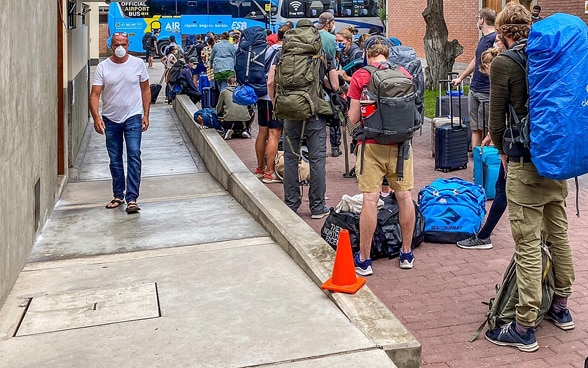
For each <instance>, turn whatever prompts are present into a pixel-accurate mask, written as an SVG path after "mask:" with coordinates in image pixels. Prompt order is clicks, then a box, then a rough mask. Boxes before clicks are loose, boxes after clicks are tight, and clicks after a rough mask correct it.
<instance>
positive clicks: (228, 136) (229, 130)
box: [223, 129, 235, 141]
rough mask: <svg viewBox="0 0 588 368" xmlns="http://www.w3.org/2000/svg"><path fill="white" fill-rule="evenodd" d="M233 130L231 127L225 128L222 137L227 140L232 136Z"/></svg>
mask: <svg viewBox="0 0 588 368" xmlns="http://www.w3.org/2000/svg"><path fill="white" fill-rule="evenodd" d="M234 132H235V131H234V130H233V129H227V131H226V132H225V135H224V136H223V138H224V139H225V140H226V141H228V140H229V139H231V138H233V133H234Z"/></svg>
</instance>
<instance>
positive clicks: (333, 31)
mask: <svg viewBox="0 0 588 368" xmlns="http://www.w3.org/2000/svg"><path fill="white" fill-rule="evenodd" d="M331 33H332V34H335V25H334V24H333V28H331Z"/></svg>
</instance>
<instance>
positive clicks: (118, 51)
mask: <svg viewBox="0 0 588 368" xmlns="http://www.w3.org/2000/svg"><path fill="white" fill-rule="evenodd" d="M114 54H115V55H116V57H118V58H121V59H122V58H124V57H125V55H126V54H127V50H125V48H124V47H122V46H119V47H117V48H116V49H115V50H114Z"/></svg>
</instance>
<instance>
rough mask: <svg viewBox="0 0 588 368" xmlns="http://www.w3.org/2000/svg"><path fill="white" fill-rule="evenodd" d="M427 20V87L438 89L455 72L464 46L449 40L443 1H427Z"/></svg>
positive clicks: (424, 12) (425, 14)
mask: <svg viewBox="0 0 588 368" xmlns="http://www.w3.org/2000/svg"><path fill="white" fill-rule="evenodd" d="M422 14H423V18H425V24H426V27H427V28H426V31H425V39H424V41H425V55H426V59H427V67H426V68H425V86H426V88H427V89H436V88H437V83H438V82H439V80H440V79H447V75H448V74H449V72H451V71H452V70H453V64H455V58H456V57H458V56H459V55H461V54H462V53H463V46H461V45H460V44H459V42H458V41H457V40H455V39H454V40H452V41H451V42H450V41H448V40H447V36H448V35H449V32H448V31H447V24H446V23H445V18H444V16H443V0H427V7H426V8H425V10H424V11H423V13H422Z"/></svg>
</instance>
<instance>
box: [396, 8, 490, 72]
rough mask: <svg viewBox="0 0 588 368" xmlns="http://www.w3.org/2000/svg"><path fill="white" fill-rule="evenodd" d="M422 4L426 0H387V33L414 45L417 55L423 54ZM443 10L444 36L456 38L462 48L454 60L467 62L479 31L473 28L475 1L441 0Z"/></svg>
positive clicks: (470, 57) (473, 51) (423, 23)
mask: <svg viewBox="0 0 588 368" xmlns="http://www.w3.org/2000/svg"><path fill="white" fill-rule="evenodd" d="M426 7H427V2H426V0H417V1H414V0H396V1H394V2H392V1H388V20H389V21H388V28H389V34H390V36H393V37H396V38H398V39H400V41H402V44H403V45H407V46H411V47H414V48H415V50H416V52H417V55H418V56H420V57H425V52H424V40H423V39H424V37H425V28H426V26H425V20H424V19H423V15H422V12H423V10H425V8H426ZM443 12H444V15H445V22H446V24H447V29H448V31H449V36H448V39H449V40H450V41H451V40H453V39H454V38H455V39H457V40H458V41H459V43H460V44H461V45H462V46H463V48H464V53H463V54H462V55H460V56H459V57H458V58H457V60H456V61H458V62H463V63H468V62H470V61H471V60H472V58H473V57H474V53H475V49H476V44H477V43H478V38H479V32H478V31H477V29H476V16H477V15H478V3H477V2H463V1H460V0H445V2H444V5H443Z"/></svg>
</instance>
